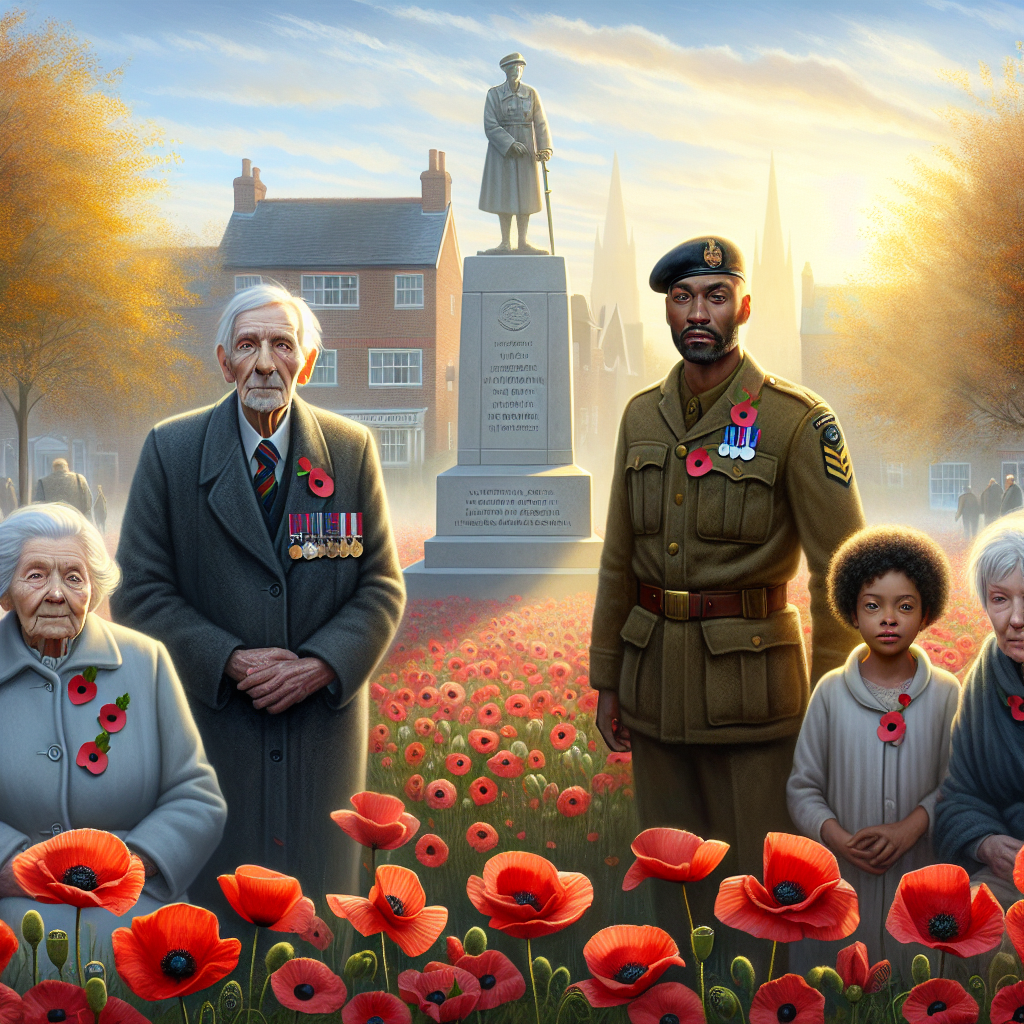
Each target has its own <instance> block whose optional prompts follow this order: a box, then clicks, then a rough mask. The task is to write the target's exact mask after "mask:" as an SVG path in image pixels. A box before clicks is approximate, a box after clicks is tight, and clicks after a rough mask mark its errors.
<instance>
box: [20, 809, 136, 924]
mask: <svg viewBox="0 0 1024 1024" xmlns="http://www.w3.org/2000/svg"><path fill="white" fill-rule="evenodd" d="M13 867H14V877H15V878H16V879H17V880H18V884H19V885H20V886H21V887H22V889H24V890H25V892H26V893H28V895H29V896H31V897H32V898H33V899H35V900H38V901H39V902H40V903H66V904H67V905H68V906H71V907H81V908H83V909H84V908H86V907H102V908H103V909H104V910H109V911H110V912H111V913H112V914H117V915H118V916H120V915H121V914H124V913H126V912H127V911H129V910H130V909H131V908H132V907H134V906H135V904H136V903H137V902H138V900H139V893H141V892H142V886H143V885H144V884H145V882H146V869H145V868H144V867H143V866H142V861H141V860H139V858H138V857H136V856H135V854H134V853H131V852H129V850H128V847H127V846H125V845H124V843H122V842H121V840H120V839H118V838H117V836H115V835H111V834H110V833H109V832H101V831H100V830H99V829H95V828H76V829H71V830H70V831H68V832H61V834H60V835H57V836H54V837H53V838H52V839H47V840H46V842H43V843H37V844H36V845H35V846H30V847H29V848H28V849H27V850H25V852H24V853H19V854H18V855H17V856H16V857H15V858H14V865H13Z"/></svg>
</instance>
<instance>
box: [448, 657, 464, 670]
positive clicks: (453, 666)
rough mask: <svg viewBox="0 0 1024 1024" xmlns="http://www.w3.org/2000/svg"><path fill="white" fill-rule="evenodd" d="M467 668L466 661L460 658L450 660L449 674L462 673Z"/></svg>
mask: <svg viewBox="0 0 1024 1024" xmlns="http://www.w3.org/2000/svg"><path fill="white" fill-rule="evenodd" d="M465 667H466V662H465V660H464V659H462V658H459V657H454V658H449V659H448V671H449V672H461V671H462V670H463V669H464V668H465Z"/></svg>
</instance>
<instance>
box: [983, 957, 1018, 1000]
mask: <svg viewBox="0 0 1024 1024" xmlns="http://www.w3.org/2000/svg"><path fill="white" fill-rule="evenodd" d="M1016 971H1017V961H1016V960H1015V959H1014V958H1013V957H1012V956H1010V954H1009V953H1003V952H1002V951H1000V952H998V953H996V955H995V956H994V957H992V963H990V964H989V965H988V987H989V989H990V991H992V992H995V990H996V988H997V987H998V982H999V981H1000V980H1001V979H1002V978H1003V977H1004V976H1005V975H1007V974H1011V975H1013V980H1014V981H1018V980H1019V979H1018V978H1017V976H1016Z"/></svg>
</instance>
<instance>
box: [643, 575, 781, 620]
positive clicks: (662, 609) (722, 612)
mask: <svg viewBox="0 0 1024 1024" xmlns="http://www.w3.org/2000/svg"><path fill="white" fill-rule="evenodd" d="M787 586H788V584H786V583H780V584H779V585H778V586H776V587H754V588H752V589H749V590H701V591H689V590H662V589H661V587H652V586H650V584H648V583H641V584H640V586H639V590H640V598H639V604H640V607H641V608H646V609H647V610H648V611H649V612H654V614H655V615H664V616H665V618H666V619H675V620H677V621H682V622H685V621H687V620H688V619H720V618H726V617H728V618H744V619H764V618H767V617H768V616H769V615H771V614H772V612H777V611H779V609H780V608H785V607H786V588H787Z"/></svg>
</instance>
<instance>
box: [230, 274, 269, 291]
mask: <svg viewBox="0 0 1024 1024" xmlns="http://www.w3.org/2000/svg"><path fill="white" fill-rule="evenodd" d="M258 284H263V278H262V277H261V276H260V275H259V274H235V291H236V292H240V291H243V290H244V289H246V288H255V287H256V285H258Z"/></svg>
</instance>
